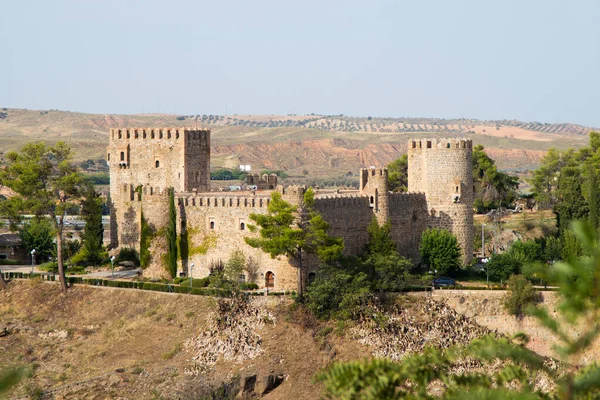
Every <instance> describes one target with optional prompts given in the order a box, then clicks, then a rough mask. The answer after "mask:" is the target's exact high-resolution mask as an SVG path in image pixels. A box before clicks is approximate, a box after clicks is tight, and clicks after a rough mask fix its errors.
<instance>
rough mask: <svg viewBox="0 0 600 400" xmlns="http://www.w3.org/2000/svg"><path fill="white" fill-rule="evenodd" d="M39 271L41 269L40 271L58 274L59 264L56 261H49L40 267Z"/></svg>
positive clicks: (38, 267)
mask: <svg viewBox="0 0 600 400" xmlns="http://www.w3.org/2000/svg"><path fill="white" fill-rule="evenodd" d="M37 269H39V270H40V271H46V272H53V273H57V272H58V263H57V262H56V261H48V262H45V263H43V264H40V265H38V266H37Z"/></svg>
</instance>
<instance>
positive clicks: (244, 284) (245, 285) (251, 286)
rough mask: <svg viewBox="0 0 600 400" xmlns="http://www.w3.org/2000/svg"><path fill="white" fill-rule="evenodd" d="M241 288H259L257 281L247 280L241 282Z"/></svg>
mask: <svg viewBox="0 0 600 400" xmlns="http://www.w3.org/2000/svg"><path fill="white" fill-rule="evenodd" d="M240 289H241V290H256V289H258V285H257V284H256V283H252V282H250V283H247V282H242V283H240Z"/></svg>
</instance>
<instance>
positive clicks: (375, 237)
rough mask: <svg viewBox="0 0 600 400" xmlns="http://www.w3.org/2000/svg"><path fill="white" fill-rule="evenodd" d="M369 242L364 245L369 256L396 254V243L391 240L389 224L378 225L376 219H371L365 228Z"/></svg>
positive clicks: (390, 225) (390, 226)
mask: <svg viewBox="0 0 600 400" xmlns="http://www.w3.org/2000/svg"><path fill="white" fill-rule="evenodd" d="M367 233H368V234H369V242H368V243H367V245H366V249H365V250H366V253H367V254H369V255H373V254H379V255H388V254H392V253H395V252H396V243H394V241H393V240H392V235H391V234H392V224H390V223H389V222H387V223H385V224H383V225H382V226H380V225H379V222H377V218H375V217H373V218H372V219H371V223H370V224H369V226H368V227H367Z"/></svg>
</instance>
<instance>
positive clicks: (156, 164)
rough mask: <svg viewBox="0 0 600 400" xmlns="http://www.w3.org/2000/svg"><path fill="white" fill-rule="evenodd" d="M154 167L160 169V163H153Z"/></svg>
mask: <svg viewBox="0 0 600 400" xmlns="http://www.w3.org/2000/svg"><path fill="white" fill-rule="evenodd" d="M154 167H155V168H158V167H160V161H158V160H156V161H155V162H154Z"/></svg>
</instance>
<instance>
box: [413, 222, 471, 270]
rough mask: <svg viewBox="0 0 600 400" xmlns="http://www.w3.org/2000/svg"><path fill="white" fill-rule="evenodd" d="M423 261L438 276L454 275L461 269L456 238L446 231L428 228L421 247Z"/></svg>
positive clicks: (424, 233) (422, 238) (420, 252)
mask: <svg viewBox="0 0 600 400" xmlns="http://www.w3.org/2000/svg"><path fill="white" fill-rule="evenodd" d="M419 254H420V255H421V261H422V262H423V263H425V264H426V265H428V266H429V268H430V269H431V270H437V271H438V274H447V273H454V272H456V271H458V270H459V269H460V255H461V254H460V246H459V244H458V240H457V239H456V236H454V235H453V234H452V233H451V232H449V231H447V230H445V229H437V228H428V229H427V230H426V231H425V232H423V235H422V236H421V244H420V245H419Z"/></svg>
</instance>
